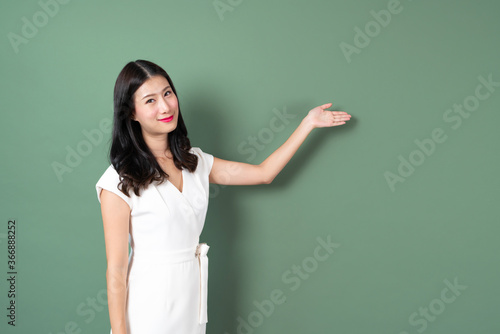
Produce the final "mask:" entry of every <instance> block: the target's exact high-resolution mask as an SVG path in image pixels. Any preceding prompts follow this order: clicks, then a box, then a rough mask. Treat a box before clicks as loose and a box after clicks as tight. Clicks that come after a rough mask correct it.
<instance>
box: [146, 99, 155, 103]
mask: <svg viewBox="0 0 500 334" xmlns="http://www.w3.org/2000/svg"><path fill="white" fill-rule="evenodd" d="M149 101H154V100H153V99H149V100H147V101H146V104H148V103H149Z"/></svg>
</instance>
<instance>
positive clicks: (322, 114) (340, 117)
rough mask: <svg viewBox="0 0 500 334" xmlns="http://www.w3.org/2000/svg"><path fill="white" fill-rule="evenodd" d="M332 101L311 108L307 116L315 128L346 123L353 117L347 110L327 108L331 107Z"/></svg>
mask: <svg viewBox="0 0 500 334" xmlns="http://www.w3.org/2000/svg"><path fill="white" fill-rule="evenodd" d="M331 106H332V103H326V104H323V105H320V106H317V107H316V108H314V109H311V110H310V111H309V113H308V114H307V116H306V118H308V119H309V121H310V122H311V124H312V125H313V126H314V127H315V128H324V127H331V126H338V125H342V124H345V123H346V122H347V121H348V120H350V119H351V115H349V114H348V113H346V112H345V111H330V110H325V109H327V108H330V107H331Z"/></svg>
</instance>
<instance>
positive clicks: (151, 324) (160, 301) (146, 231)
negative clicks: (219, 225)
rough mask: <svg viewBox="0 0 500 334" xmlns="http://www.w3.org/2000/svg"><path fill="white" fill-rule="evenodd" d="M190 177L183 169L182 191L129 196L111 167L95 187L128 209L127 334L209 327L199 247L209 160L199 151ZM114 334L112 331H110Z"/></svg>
mask: <svg viewBox="0 0 500 334" xmlns="http://www.w3.org/2000/svg"><path fill="white" fill-rule="evenodd" d="M191 152H192V153H194V154H196V155H198V166H197V168H196V171H195V172H194V173H190V172H189V171H187V170H184V169H183V170H182V179H183V182H182V183H183V189H182V192H180V191H179V190H178V189H177V188H176V187H175V186H174V185H173V184H172V183H170V182H169V181H168V180H167V181H165V182H164V183H162V184H158V183H157V182H154V183H152V184H151V185H149V187H148V188H146V189H145V190H143V191H142V192H141V193H140V196H136V195H135V194H134V192H133V191H130V195H131V197H127V196H126V195H125V194H123V193H122V192H121V191H120V190H118V188H117V185H118V182H119V178H118V173H117V172H116V171H115V169H114V167H113V165H110V166H109V167H108V169H107V170H106V171H105V172H104V174H103V175H102V176H101V178H100V179H99V181H98V182H97V184H96V190H97V197H98V200H99V202H100V201H101V199H100V193H101V189H106V190H109V191H111V192H113V193H115V194H117V195H118V196H120V197H121V198H123V199H124V200H125V201H126V202H127V203H128V205H129V206H130V208H131V219H130V225H129V226H130V234H129V242H130V246H131V249H132V251H131V253H130V256H129V266H128V275H127V287H128V290H127V302H126V321H127V328H128V334H167V333H183V334H195V333H196V334H200V333H205V330H206V322H207V283H208V258H207V251H208V246H207V245H206V244H199V237H200V234H201V231H202V229H203V225H204V223H205V216H206V213H207V209H208V196H209V188H208V187H209V182H208V175H209V174H210V170H211V169H212V164H213V156H212V155H211V154H208V153H205V152H203V151H202V150H201V149H200V148H199V147H192V148H191ZM110 333H112V331H110Z"/></svg>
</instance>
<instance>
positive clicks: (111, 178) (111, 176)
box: [95, 165, 132, 210]
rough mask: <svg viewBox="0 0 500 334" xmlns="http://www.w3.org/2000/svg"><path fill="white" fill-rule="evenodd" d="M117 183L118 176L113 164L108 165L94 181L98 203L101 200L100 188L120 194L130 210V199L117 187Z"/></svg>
mask: <svg viewBox="0 0 500 334" xmlns="http://www.w3.org/2000/svg"><path fill="white" fill-rule="evenodd" d="M118 183H120V177H119V175H118V173H117V172H116V170H115V168H114V167H113V165H110V166H109V167H108V169H106V171H105V172H104V174H102V176H101V178H100V179H99V181H97V183H96V186H95V187H96V191H97V200H98V201H99V203H100V202H101V190H102V189H106V190H108V191H111V192H112V193H114V194H116V195H118V196H120V197H121V198H122V199H123V200H124V201H125V202H127V204H128V206H129V207H130V209H131V210H132V199H131V198H130V197H128V196H127V195H125V194H124V193H122V192H121V191H120V189H118Z"/></svg>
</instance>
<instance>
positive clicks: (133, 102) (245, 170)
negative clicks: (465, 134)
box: [96, 60, 351, 334]
mask: <svg viewBox="0 0 500 334" xmlns="http://www.w3.org/2000/svg"><path fill="white" fill-rule="evenodd" d="M331 106H332V104H331V103H327V104H323V105H321V106H318V107H316V108H314V109H312V110H310V111H309V113H308V114H307V116H305V117H304V119H303V120H302V122H301V123H300V125H299V126H298V128H297V129H296V130H295V131H294V132H293V133H292V135H291V136H290V138H288V139H287V141H286V142H285V143H284V144H283V145H281V146H280V147H279V148H278V149H277V150H276V151H274V152H273V153H272V154H271V155H270V156H269V157H267V159H265V160H264V162H262V163H261V164H259V165H252V164H247V163H242V162H236V161H228V160H223V159H219V158H216V157H214V156H213V155H211V154H209V153H206V152H204V151H202V150H201V149H200V148H199V147H191V145H190V141H189V139H188V137H187V130H186V126H185V124H184V121H183V119H182V114H181V110H180V106H179V101H178V99H177V92H176V90H175V88H174V84H173V82H172V80H171V79H170V77H169V76H168V74H167V73H166V72H165V71H164V70H163V69H162V68H160V67H159V66H158V65H156V64H153V63H151V62H149V61H145V60H137V61H134V62H130V63H128V64H127V65H126V66H125V67H124V68H123V69H122V71H121V72H120V74H119V75H118V78H117V80H116V84H115V89H114V120H113V134H112V144H111V149H110V162H111V165H110V166H109V167H108V168H107V169H106V171H105V172H104V174H103V175H102V176H101V178H100V179H99V181H98V182H97V184H96V190H97V197H98V200H99V201H100V203H101V213H102V219H103V226H104V239H105V244H106V258H107V270H106V279H107V291H108V307H109V318H110V323H111V332H110V333H113V334H145V333H147V334H164V333H165V334H166V333H182V334H195V333H197V334H199V333H205V328H206V322H207V282H208V276H207V270H208V258H207V251H208V245H206V244H200V243H199V236H200V234H201V231H202V229H203V225H204V222H205V216H206V212H207V207H208V197H209V196H208V195H209V183H216V184H224V185H255V184H269V183H271V182H272V181H273V179H274V178H275V177H276V175H278V173H279V172H280V171H281V170H282V169H283V167H284V166H285V165H286V164H287V163H288V161H289V160H290V159H291V158H292V156H293V155H294V154H295V152H296V151H297V149H298V148H299V146H300V145H301V144H302V142H303V141H304V140H305V138H306V137H307V135H308V134H309V133H310V132H311V131H312V130H313V129H314V128H319V127H332V126H339V125H342V124H345V123H346V122H347V121H348V120H349V119H350V117H351V116H350V115H349V114H347V113H345V112H337V111H328V110H325V109H326V108H329V107H331ZM129 243H130V246H131V249H132V251H131V252H130V255H129V254H128V248H129Z"/></svg>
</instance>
